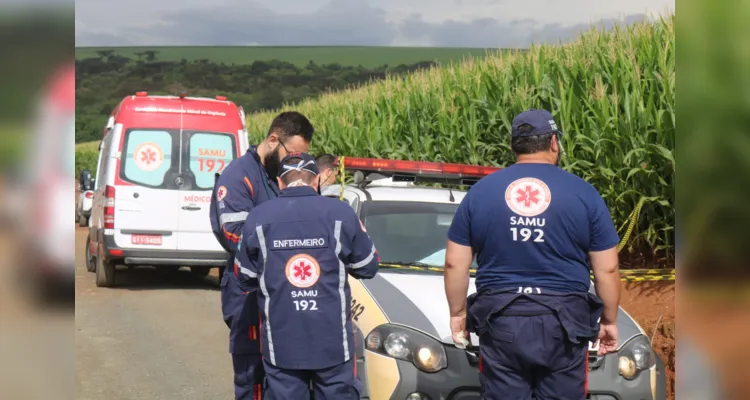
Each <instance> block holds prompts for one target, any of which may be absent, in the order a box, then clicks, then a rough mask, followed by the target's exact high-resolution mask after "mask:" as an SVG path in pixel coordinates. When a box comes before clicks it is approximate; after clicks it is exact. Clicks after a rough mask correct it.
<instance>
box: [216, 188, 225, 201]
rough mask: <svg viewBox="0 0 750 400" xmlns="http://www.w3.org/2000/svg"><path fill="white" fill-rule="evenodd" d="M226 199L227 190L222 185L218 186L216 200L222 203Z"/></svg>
mask: <svg viewBox="0 0 750 400" xmlns="http://www.w3.org/2000/svg"><path fill="white" fill-rule="evenodd" d="M225 197H227V188H226V186H224V185H222V186H219V189H218V190H217V191H216V200H218V201H222V200H224V198H225Z"/></svg>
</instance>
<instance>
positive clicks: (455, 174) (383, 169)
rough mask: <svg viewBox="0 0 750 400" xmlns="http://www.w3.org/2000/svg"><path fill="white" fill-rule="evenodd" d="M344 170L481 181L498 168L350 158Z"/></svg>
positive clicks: (347, 159)
mask: <svg viewBox="0 0 750 400" xmlns="http://www.w3.org/2000/svg"><path fill="white" fill-rule="evenodd" d="M344 168H345V169H353V170H360V171H370V172H379V173H391V174H412V175H416V176H423V177H430V178H434V179H438V178H446V179H448V178H454V179H455V178H475V179H481V178H482V177H484V176H487V175H489V174H491V173H493V172H495V171H498V170H500V169H501V168H498V167H484V166H480V165H466V164H449V163H441V162H428V161H402V160H384V159H377V158H354V157H352V158H349V157H344Z"/></svg>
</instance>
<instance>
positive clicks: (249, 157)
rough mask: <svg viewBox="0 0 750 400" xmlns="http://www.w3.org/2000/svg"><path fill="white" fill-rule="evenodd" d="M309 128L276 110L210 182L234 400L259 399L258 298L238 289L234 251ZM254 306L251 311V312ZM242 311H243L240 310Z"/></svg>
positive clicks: (300, 118)
mask: <svg viewBox="0 0 750 400" xmlns="http://www.w3.org/2000/svg"><path fill="white" fill-rule="evenodd" d="M313 131H314V130H313V126H312V124H310V121H308V119H307V118H306V117H305V116H304V115H302V114H300V113H297V112H294V111H290V112H283V113H281V114H279V115H278V116H277V117H276V118H275V119H274V120H273V122H271V127H270V128H269V130H268V134H267V136H266V138H265V139H264V140H263V142H261V143H260V144H259V145H258V146H251V147H250V149H248V151H247V153H245V154H244V155H242V156H241V157H239V158H237V159H235V160H233V161H232V162H230V163H229V165H227V167H226V168H225V169H224V171H222V173H221V175H219V176H218V177H217V179H216V182H215V183H214V191H213V193H212V196H211V208H210V218H211V229H212V230H213V233H214V236H216V239H217V240H218V241H219V243H220V244H221V246H222V247H223V248H224V250H226V251H227V252H228V253H229V254H230V256H229V259H228V260H227V270H226V272H227V273H224V274H223V275H222V276H221V309H222V314H223V315H224V322H226V324H227V326H229V352H230V353H231V354H232V363H233V366H234V392H235V399H237V400H246V399H253V400H255V399H260V398H261V395H262V389H263V385H262V383H263V376H264V375H263V364H262V361H261V357H260V342H259V340H258V323H259V317H258V310H257V296H255V295H252V294H251V295H247V294H246V293H243V291H242V290H240V288H239V286H238V283H237V274H238V273H239V272H238V271H237V270H236V269H235V268H234V252H235V251H236V249H237V244H238V243H239V240H240V234H241V233H242V226H243V225H244V223H245V219H246V218H247V216H248V214H249V212H250V211H251V210H252V209H253V208H254V207H257V206H258V205H260V204H261V203H264V202H266V201H267V200H270V199H272V198H274V197H276V196H278V193H279V188H278V186H277V181H276V177H277V175H278V173H279V170H280V168H281V160H282V159H283V158H284V157H286V156H287V155H288V154H289V153H290V152H292V151H307V150H308V149H309V148H310V142H311V141H312V137H313ZM253 310H255V311H253ZM240 311H242V313H240Z"/></svg>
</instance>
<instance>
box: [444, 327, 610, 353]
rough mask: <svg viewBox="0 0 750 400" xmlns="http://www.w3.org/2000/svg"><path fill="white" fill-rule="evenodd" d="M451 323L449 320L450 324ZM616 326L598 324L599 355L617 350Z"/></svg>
mask: <svg viewBox="0 0 750 400" xmlns="http://www.w3.org/2000/svg"><path fill="white" fill-rule="evenodd" d="M452 323H453V321H452V320H451V324H452ZM617 335H618V332H617V324H604V323H602V324H599V341H600V342H599V355H600V356H603V355H605V354H607V353H612V352H614V351H616V350H617Z"/></svg>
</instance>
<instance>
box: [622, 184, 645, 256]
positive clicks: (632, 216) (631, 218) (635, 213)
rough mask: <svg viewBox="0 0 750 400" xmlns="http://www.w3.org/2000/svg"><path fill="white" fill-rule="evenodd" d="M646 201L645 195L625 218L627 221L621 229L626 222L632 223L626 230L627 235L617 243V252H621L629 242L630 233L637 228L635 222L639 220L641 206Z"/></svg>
mask: <svg viewBox="0 0 750 400" xmlns="http://www.w3.org/2000/svg"><path fill="white" fill-rule="evenodd" d="M645 202H646V198H645V197H641V199H640V200H638V204H636V205H635V208H634V209H633V211H632V212H631V213H630V215H629V216H628V218H627V219H625V223H623V224H622V226H621V227H620V229H618V231H619V230H622V228H623V227H625V224H627V223H628V222H630V225H628V229H627V230H626V231H625V235H623V236H622V240H620V243H619V244H618V245H617V252H618V253H619V252H620V251H621V250H622V249H623V247H625V244H627V243H628V240H629V239H630V235H631V234H632V233H633V228H635V224H636V223H637V222H638V216H639V215H640V214H641V207H643V203H645Z"/></svg>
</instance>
